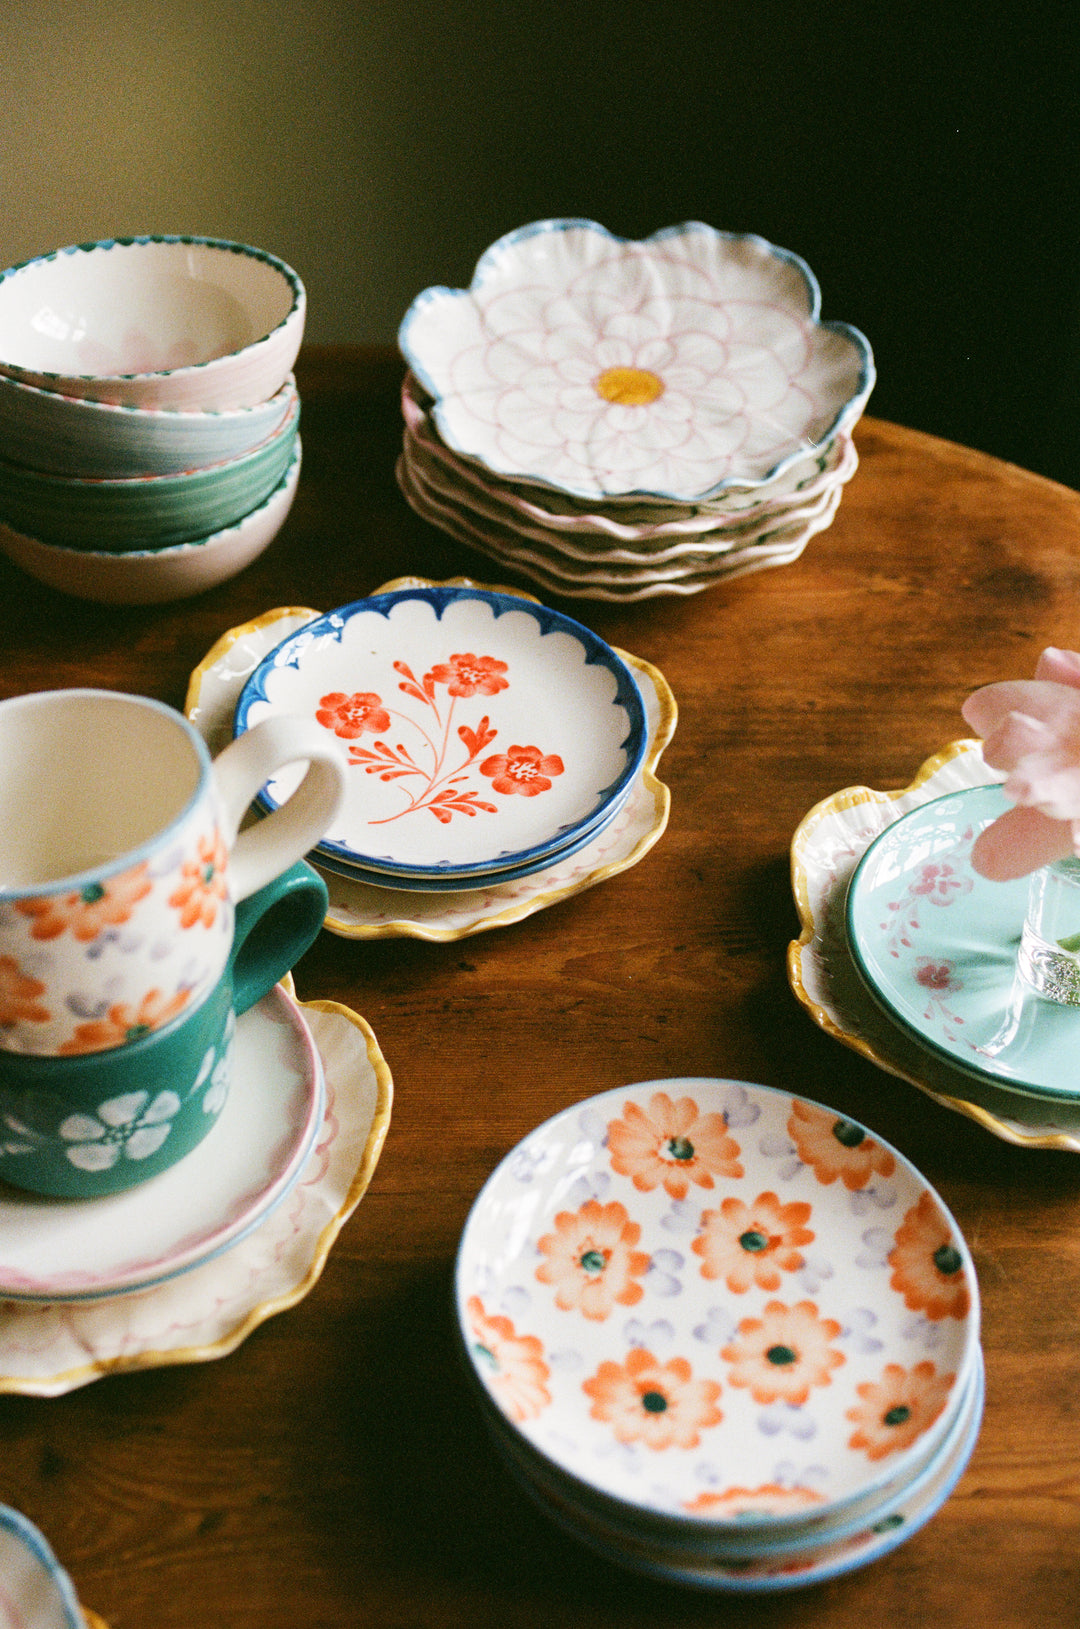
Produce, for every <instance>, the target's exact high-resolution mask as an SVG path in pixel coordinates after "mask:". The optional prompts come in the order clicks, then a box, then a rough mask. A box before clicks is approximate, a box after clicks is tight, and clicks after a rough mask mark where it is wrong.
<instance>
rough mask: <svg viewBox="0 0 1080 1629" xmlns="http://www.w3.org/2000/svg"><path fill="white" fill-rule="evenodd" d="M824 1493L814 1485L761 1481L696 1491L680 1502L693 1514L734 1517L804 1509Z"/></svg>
mask: <svg viewBox="0 0 1080 1629" xmlns="http://www.w3.org/2000/svg"><path fill="white" fill-rule="evenodd" d="M823 1499H824V1495H823V1494H821V1493H818V1492H816V1491H815V1489H814V1488H803V1487H790V1488H784V1487H781V1486H780V1484H779V1483H778V1482H764V1483H762V1485H761V1487H758V1488H725V1489H724V1491H723V1493H699V1494H698V1496H697V1498H696V1499H692V1500H690V1502H689V1503H687V1504H684V1505H683V1509H684V1510H692V1511H693V1512H694V1514H695V1515H701V1516H723V1517H729V1518H730V1519H732V1520H734V1519H735V1518H736V1517H738V1516H761V1515H768V1516H786V1515H788V1514H789V1513H790V1512H793V1511H799V1510H805V1509H806V1507H807V1505H819V1504H821V1503H822V1501H823Z"/></svg>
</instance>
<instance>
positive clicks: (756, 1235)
mask: <svg viewBox="0 0 1080 1629" xmlns="http://www.w3.org/2000/svg"><path fill="white" fill-rule="evenodd" d="M739 1243H740V1244H741V1245H742V1247H743V1249H744V1250H749V1251H751V1252H753V1253H754V1254H756V1253H757V1252H758V1251H760V1250H767V1249H768V1248H769V1240H768V1238H767V1236H766V1235H765V1234H764V1233H762V1232H760V1231H759V1230H758V1229H757V1228H756V1227H749V1228H747V1230H746V1232H745V1233H740V1235H739Z"/></svg>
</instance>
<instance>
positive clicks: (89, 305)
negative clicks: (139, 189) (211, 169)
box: [0, 237, 306, 602]
mask: <svg viewBox="0 0 1080 1629" xmlns="http://www.w3.org/2000/svg"><path fill="white" fill-rule="evenodd" d="M305 310H306V297H305V293H304V288H303V285H302V283H301V282H300V279H299V278H298V277H297V275H296V273H295V272H294V271H292V270H291V268H290V267H288V266H286V265H285V264H284V262H282V261H280V260H277V259H275V258H274V257H273V256H272V255H269V254H265V253H264V252H263V251H261V250H258V249H251V248H248V247H246V246H245V245H242V244H236V243H228V242H224V241H221V240H218V239H212V238H194V237H142V238H125V239H115V240H109V241H106V242H102V243H94V244H83V245H78V246H76V247H73V248H69V249H62V250H58V251H57V252H55V253H53V254H49V255H45V256H42V257H41V258H39V259H36V260H31V261H27V262H25V263H23V264H21V265H18V266H14V267H12V268H11V269H10V270H8V271H6V272H4V273H3V274H0V549H3V551H4V552H5V553H6V554H8V555H9V556H10V557H11V558H12V559H13V560H15V561H16V562H17V564H18V565H20V566H21V567H22V568H23V569H24V570H26V571H27V572H29V573H30V574H31V575H32V576H35V577H37V578H39V579H41V580H42V581H44V582H47V583H49V584H50V585H51V586H53V587H56V588H60V589H63V590H65V591H66V592H68V593H71V594H75V595H79V596H81V597H83V598H87V599H98V600H112V601H117V602H152V601H158V600H168V599H174V598H178V597H181V596H183V595H185V594H193V593H198V592H200V591H201V590H203V589H205V588H209V587H212V586H213V585H214V584H216V583H219V582H222V581H224V580H225V579H226V578H228V577H231V576H234V575H235V574H236V572H238V571H240V570H242V568H243V567H244V566H246V565H247V564H249V562H250V561H251V560H253V559H254V558H255V557H256V556H257V555H258V554H260V553H261V552H262V550H263V549H265V548H266V546H267V545H268V544H269V543H270V541H271V540H272V539H273V537H274V536H275V535H276V533H277V531H278V530H279V528H280V526H281V524H282V522H283V521H284V519H285V516H286V515H287V513H288V511H289V508H290V506H291V504H292V500H293V496H294V494H295V491H296V485H297V481H298V480H299V475H300V438H299V419H300V403H299V398H298V395H297V390H296V384H295V380H294V379H293V376H292V372H291V370H292V366H293V363H294V361H295V360H296V355H297V352H298V350H299V347H300V341H301V338H302V335H303V329H304V317H305Z"/></svg>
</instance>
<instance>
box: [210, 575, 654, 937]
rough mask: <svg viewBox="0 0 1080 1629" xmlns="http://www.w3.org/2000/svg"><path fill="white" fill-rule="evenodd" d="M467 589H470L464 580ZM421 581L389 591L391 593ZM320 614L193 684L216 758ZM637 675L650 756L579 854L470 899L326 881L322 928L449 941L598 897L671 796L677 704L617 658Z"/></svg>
mask: <svg viewBox="0 0 1080 1629" xmlns="http://www.w3.org/2000/svg"><path fill="white" fill-rule="evenodd" d="M460 580H461V581H467V579H460ZM412 582H415V583H420V584H424V583H425V582H426V579H423V578H398V579H395V580H394V581H393V582H390V583H385V584H384V585H383V587H382V588H381V589H379V590H378V591H377V592H379V593H384V592H387V591H388V590H389V589H391V588H395V587H399V586H402V585H404V584H405V583H412ZM318 615H319V612H317V611H313V610H311V609H310V608H309V607H306V606H281V607H279V608H278V609H276V610H273V611H267V612H266V613H265V614H264V615H263V616H261V617H257V618H256V619H255V620H254V621H252V622H248V623H244V624H242V625H241V626H240V627H237V628H231V629H229V631H228V632H227V633H224V634H223V635H222V636H221V638H220V639H219V640H218V641H217V642H216V643H215V645H214V646H213V648H212V649H211V650H210V651H209V652H208V653H207V655H206V656H205V657H204V659H203V661H202V662H201V663H200V664H199V666H198V667H197V668H196V669H195V671H194V672H193V674H192V675H191V680H190V683H189V685H188V692H187V698H186V701H185V712H186V715H187V717H188V718H189V719H190V720H191V722H192V723H193V724H194V725H195V727H196V728H197V729H198V730H199V731H200V732H201V733H202V735H203V737H204V738H205V740H206V742H207V744H208V746H209V747H210V750H211V753H213V754H216V753H217V752H219V751H221V749H222V748H223V747H225V746H226V745H227V744H228V742H229V741H230V740H231V739H232V720H233V713H234V710H235V707H236V701H237V697H238V696H239V694H240V691H241V689H242V688H243V684H244V680H245V679H246V678H247V677H248V675H249V674H251V673H252V672H254V670H255V668H256V667H257V666H258V664H259V663H260V662H261V661H262V659H263V657H264V656H265V655H266V654H267V652H268V651H270V650H272V649H273V648H274V647H275V646H276V645H278V644H279V643H280V641H281V639H282V638H283V637H284V636H285V635H286V634H288V633H291V632H294V631H295V630H296V629H298V628H301V627H303V625H304V624H305V623H306V622H310V621H311V620H312V618H314V617H316V616H318ZM619 654H620V655H621V656H622V658H623V660H624V661H625V662H626V663H627V664H628V665H629V666H630V667H631V668H632V669H633V672H634V676H635V679H636V681H637V685H638V688H639V690H640V692H641V696H642V701H643V704H644V707H645V715H646V727H647V732H648V746H647V750H646V754H645V759H644V762H643V763H642V767H641V769H640V771H639V773H638V776H637V779H636V781H635V783H634V785H633V786H632V787H631V789H630V794H629V796H628V798H627V800H626V802H625V804H624V805H623V807H622V809H621V810H620V811H619V814H618V815H617V817H616V819H615V820H614V821H612V823H611V825H610V826H608V827H607V829H606V830H605V831H603V832H602V833H600V834H599V835H598V836H597V837H596V838H595V839H594V840H593V842H591V843H590V844H588V845H587V847H585V848H583V849H582V850H581V851H580V852H579V853H577V854H575V855H573V856H570V857H568V858H563V859H562V860H560V861H559V862H558V863H557V864H554V865H552V866H551V867H549V868H548V869H546V870H543V871H540V872H537V873H534V874H532V875H530V876H527V877H524V878H522V879H520V880H518V881H516V882H511V883H500V884H498V885H495V886H493V885H492V884H491V883H490V882H489V883H488V884H487V885H486V886H485V887H483V888H478V889H474V890H471V891H469V892H467V893H442V892H437V893H416V892H411V891H408V892H407V891H405V890H400V889H393V888H383V887H376V886H374V885H370V884H367V883H363V882H359V881H356V880H354V879H352V878H346V877H338V876H335V875H333V874H332V873H330V872H328V871H323V873H322V875H323V876H324V878H325V881H326V884H327V887H328V888H329V891H330V906H329V911H328V914H327V918H326V923H325V926H326V928H327V930H328V931H329V932H330V933H334V934H337V935H338V936H339V937H341V938H344V939H384V938H414V939H426V940H431V941H438V942H444V941H450V940H455V939H462V938H467V937H469V936H471V935H472V934H475V933H483V932H487V931H488V930H490V929H492V928H499V927H505V926H508V925H509V924H510V923H512V922H518V921H521V920H522V919H523V918H524V917H527V916H531V915H532V914H533V913H534V912H536V911H539V910H544V909H546V908H547V907H548V906H550V905H554V904H557V903H558V902H559V901H560V900H563V899H568V898H570V897H571V896H572V895H574V894H577V893H581V892H582V891H584V890H585V889H588V888H593V887H595V886H596V884H597V883H600V882H603V881H605V880H606V879H607V878H609V877H613V876H616V875H618V873H619V872H621V871H626V870H628V869H629V868H630V867H631V866H634V865H636V864H637V863H638V861H639V860H641V859H643V858H644V856H645V855H646V854H647V853H648V852H649V850H650V849H651V848H652V847H653V846H654V844H655V843H656V842H658V840H659V839H660V837H661V836H662V835H663V833H664V831H665V829H666V827H667V821H668V813H669V810H670V806H671V795H670V792H669V790H668V788H667V787H666V786H665V785H664V784H663V782H662V781H660V780H658V779H657V776H656V769H657V765H658V763H659V760H660V756H661V754H662V752H663V751H664V748H665V747H666V746H667V744H668V742H669V741H670V740H671V737H672V735H673V734H674V731H675V725H676V721H677V718H678V708H677V706H676V702H675V698H674V696H673V695H672V693H671V690H670V689H669V687H668V685H667V682H666V681H665V679H664V677H663V674H661V673H660V672H659V671H658V670H657V669H656V668H655V667H653V666H652V665H651V664H650V663H648V662H644V661H642V660H641V659H640V658H638V657H636V656H631V655H629V654H628V653H627V652H626V651H620V652H619Z"/></svg>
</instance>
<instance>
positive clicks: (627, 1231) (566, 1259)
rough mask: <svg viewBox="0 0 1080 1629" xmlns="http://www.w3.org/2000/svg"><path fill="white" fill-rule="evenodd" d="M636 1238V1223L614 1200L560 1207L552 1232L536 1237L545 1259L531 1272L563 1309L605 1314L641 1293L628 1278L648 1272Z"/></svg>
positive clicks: (631, 1302)
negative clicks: (550, 1288) (551, 1288)
mask: <svg viewBox="0 0 1080 1629" xmlns="http://www.w3.org/2000/svg"><path fill="white" fill-rule="evenodd" d="M640 1237H641V1228H640V1227H639V1226H638V1224H637V1222H632V1221H631V1220H630V1217H629V1215H628V1214H627V1211H626V1207H625V1206H624V1205H621V1204H620V1203H619V1201H618V1200H617V1199H616V1200H613V1201H612V1202H611V1204H608V1205H601V1204H600V1202H599V1200H596V1199H590V1200H588V1201H587V1202H586V1203H585V1204H584V1205H582V1206H581V1208H580V1210H577V1211H568V1210H564V1211H560V1212H559V1214H558V1215H557V1216H556V1218H555V1232H554V1233H545V1234H544V1236H543V1238H541V1239H540V1240H539V1241H538V1245H537V1248H538V1249H539V1250H540V1251H541V1252H542V1253H543V1254H544V1255H545V1256H546V1257H547V1260H546V1261H545V1262H542V1263H541V1265H540V1266H539V1267H538V1268H537V1269H536V1276H537V1278H538V1279H539V1280H540V1282H541V1283H542V1284H554V1285H555V1305H556V1306H558V1307H561V1308H562V1309H563V1311H564V1312H575V1311H576V1312H581V1313H583V1314H584V1315H585V1317H586V1318H594V1319H602V1318H606V1317H607V1316H608V1314H609V1313H610V1312H613V1311H614V1309H615V1307H616V1306H623V1307H632V1306H633V1305H634V1304H635V1302H637V1301H640V1300H641V1297H642V1295H643V1294H644V1291H643V1290H642V1288H641V1285H640V1284H637V1283H635V1282H634V1280H635V1278H638V1277H640V1276H641V1274H642V1273H645V1272H647V1271H648V1268H649V1262H650V1259H651V1258H650V1256H649V1254H648V1252H647V1251H644V1250H635V1249H634V1248H633V1247H634V1245H635V1244H637V1242H638V1240H639V1239H640Z"/></svg>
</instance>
